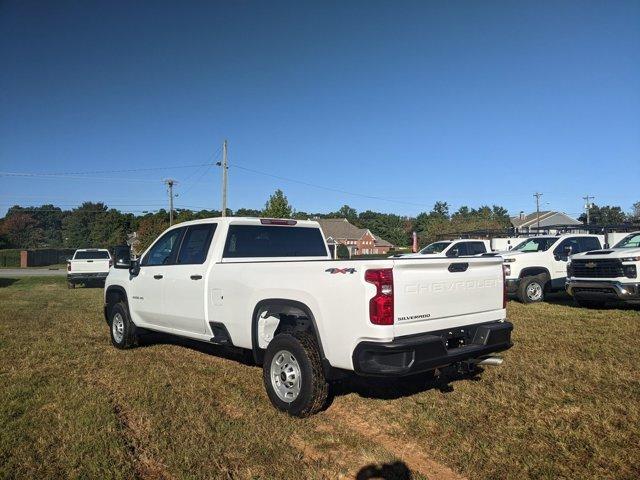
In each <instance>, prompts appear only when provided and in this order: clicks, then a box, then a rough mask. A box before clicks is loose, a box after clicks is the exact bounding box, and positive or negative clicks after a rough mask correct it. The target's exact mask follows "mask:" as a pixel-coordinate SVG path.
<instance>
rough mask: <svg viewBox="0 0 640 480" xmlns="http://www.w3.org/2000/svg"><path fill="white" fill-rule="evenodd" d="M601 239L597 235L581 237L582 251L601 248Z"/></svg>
mask: <svg viewBox="0 0 640 480" xmlns="http://www.w3.org/2000/svg"><path fill="white" fill-rule="evenodd" d="M601 248H602V245H600V240H598V239H597V238H596V237H580V251H581V252H590V251H591V250H600V249H601Z"/></svg>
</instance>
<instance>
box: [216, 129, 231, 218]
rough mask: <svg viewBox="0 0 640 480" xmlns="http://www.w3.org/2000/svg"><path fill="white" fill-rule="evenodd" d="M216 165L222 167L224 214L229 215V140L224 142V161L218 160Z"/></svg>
mask: <svg viewBox="0 0 640 480" xmlns="http://www.w3.org/2000/svg"><path fill="white" fill-rule="evenodd" d="M216 165H218V166H219V167H220V166H221V167H222V216H223V217H226V216H227V181H228V177H227V174H228V170H229V165H228V163H227V141H226V140H225V141H224V143H223V144H222V162H216Z"/></svg>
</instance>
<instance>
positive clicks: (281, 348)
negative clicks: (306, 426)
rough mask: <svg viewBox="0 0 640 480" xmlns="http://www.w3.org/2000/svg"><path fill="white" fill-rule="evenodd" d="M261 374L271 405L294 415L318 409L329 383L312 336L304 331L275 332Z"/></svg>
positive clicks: (326, 395)
mask: <svg viewBox="0 0 640 480" xmlns="http://www.w3.org/2000/svg"><path fill="white" fill-rule="evenodd" d="M262 377H263V380H264V386H265V389H266V390H267V395H268V396H269V400H271V403H272V404H273V406H274V407H276V408H277V409H278V410H282V411H283V412H287V413H288V414H289V415H293V416H295V417H308V416H310V415H313V414H314V413H317V412H319V411H320V410H321V409H322V407H323V406H324V405H325V403H326V402H327V398H328V395H329V384H328V382H327V380H326V379H325V377H324V373H323V371H322V363H321V360H320V353H319V349H318V346H317V342H316V340H315V338H314V337H313V336H312V335H311V334H309V333H307V332H293V333H291V334H289V333H283V334H280V335H276V337H275V338H274V339H273V340H271V343H269V345H268V346H267V351H266V353H265V357H264V364H263V366H262Z"/></svg>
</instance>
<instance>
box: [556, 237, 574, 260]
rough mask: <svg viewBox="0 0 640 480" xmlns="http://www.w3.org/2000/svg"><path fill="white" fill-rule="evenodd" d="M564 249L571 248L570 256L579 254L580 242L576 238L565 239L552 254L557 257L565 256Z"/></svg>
mask: <svg viewBox="0 0 640 480" xmlns="http://www.w3.org/2000/svg"><path fill="white" fill-rule="evenodd" d="M566 247H571V254H572V255H573V254H574V253H580V242H579V240H578V238H577V237H574V238H566V239H565V240H563V241H561V242H560V245H558V246H557V247H556V248H555V249H554V250H553V254H554V255H558V256H561V257H563V256H565V253H564V250H565V248H566Z"/></svg>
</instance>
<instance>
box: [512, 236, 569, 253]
mask: <svg viewBox="0 0 640 480" xmlns="http://www.w3.org/2000/svg"><path fill="white" fill-rule="evenodd" d="M557 241H558V239H557V238H548V237H546V238H545V237H540V238H527V239H526V240H525V241H524V242H522V243H519V244H518V245H516V246H515V247H513V250H517V251H519V252H546V251H547V250H549V248H551V245H553V244H554V243H556V242H557Z"/></svg>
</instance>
